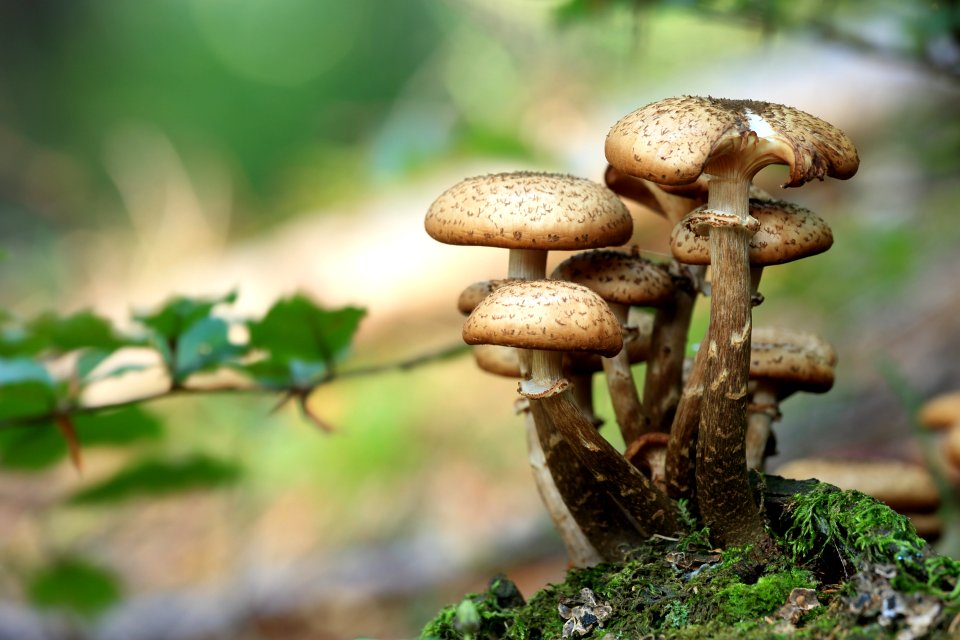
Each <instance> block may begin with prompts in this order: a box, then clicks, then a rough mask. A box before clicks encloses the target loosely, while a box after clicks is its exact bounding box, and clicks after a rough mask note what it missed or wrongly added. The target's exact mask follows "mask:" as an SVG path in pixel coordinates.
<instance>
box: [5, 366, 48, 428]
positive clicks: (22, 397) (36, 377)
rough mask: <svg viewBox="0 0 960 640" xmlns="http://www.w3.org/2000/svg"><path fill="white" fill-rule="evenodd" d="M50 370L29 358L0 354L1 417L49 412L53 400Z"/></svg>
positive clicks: (18, 416)
mask: <svg viewBox="0 0 960 640" xmlns="http://www.w3.org/2000/svg"><path fill="white" fill-rule="evenodd" d="M55 398H56V390H55V387H54V383H53V379H52V378H51V377H50V373H49V372H48V371H47V370H46V368H44V367H43V365H41V364H40V363H38V362H35V361H33V360H30V359H28V358H10V359H8V358H0V419H9V418H22V417H28V416H35V415H43V414H46V413H49V412H50V411H51V410H52V409H53V408H54V406H55V403H56V400H55Z"/></svg>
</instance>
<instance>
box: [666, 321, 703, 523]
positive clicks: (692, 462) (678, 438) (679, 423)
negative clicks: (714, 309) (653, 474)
mask: <svg viewBox="0 0 960 640" xmlns="http://www.w3.org/2000/svg"><path fill="white" fill-rule="evenodd" d="M709 340H710V332H709V329H708V331H707V335H706V336H704V339H703V341H702V342H701V343H700V350H699V351H697V355H696V357H695V358H694V360H693V368H692V369H691V371H690V376H689V378H688V379H687V383H686V385H684V387H683V393H682V394H681V395H680V402H679V403H678V404H677V412H676V414H675V415H674V418H673V424H672V426H671V427H670V441H669V442H668V443H667V462H666V474H667V495H669V496H670V497H671V498H673V499H674V500H680V499H686V500H687V502H688V504H689V508H690V509H691V512H692V513H698V512H699V508H698V507H697V502H696V488H697V483H696V470H697V465H696V459H697V457H696V453H697V435H698V434H699V432H700V403H701V401H702V400H703V387H704V381H705V380H706V370H707V367H706V360H707V356H706V347H705V345H706V344H707V343H708V342H709Z"/></svg>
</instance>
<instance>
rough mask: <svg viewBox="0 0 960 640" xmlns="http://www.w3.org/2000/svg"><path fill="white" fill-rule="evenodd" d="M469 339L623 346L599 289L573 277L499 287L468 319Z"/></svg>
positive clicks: (550, 346) (607, 351)
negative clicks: (589, 286)
mask: <svg viewBox="0 0 960 640" xmlns="http://www.w3.org/2000/svg"><path fill="white" fill-rule="evenodd" d="M463 340H464V342H466V343H467V344H498V345H502V346H506V347H518V348H521V349H540V350H544V351H590V352H595V353H599V354H601V355H604V356H607V357H612V356H615V355H616V354H617V353H619V352H620V349H621V348H622V347H623V338H622V336H621V334H620V323H619V322H617V319H616V317H615V316H614V315H613V312H612V311H610V308H609V307H608V306H607V305H606V303H604V301H603V300H602V299H601V298H600V297H599V296H598V295H597V294H595V293H594V292H593V291H590V289H587V288H586V287H584V286H581V285H578V284H574V283H572V282H563V281H560V280H528V281H524V282H517V283H514V284H508V285H504V286H502V287H500V288H499V289H497V290H495V291H494V292H493V293H491V294H490V295H488V296H487V297H486V298H484V300H483V301H482V302H481V303H480V304H478V305H477V308H476V309H474V310H473V313H471V314H470V317H469V318H467V321H466V323H464V325H463Z"/></svg>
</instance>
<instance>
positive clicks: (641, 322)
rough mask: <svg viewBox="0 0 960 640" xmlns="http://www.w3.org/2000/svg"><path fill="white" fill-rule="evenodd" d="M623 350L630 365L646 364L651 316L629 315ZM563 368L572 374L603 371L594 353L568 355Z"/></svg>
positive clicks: (600, 361)
mask: <svg viewBox="0 0 960 640" xmlns="http://www.w3.org/2000/svg"><path fill="white" fill-rule="evenodd" d="M627 323H628V324H627V326H626V332H625V334H624V336H623V348H624V349H626V351H627V359H628V360H629V361H630V364H637V363H640V362H646V360H647V358H649V357H650V340H651V339H652V337H653V314H652V313H639V314H630V317H629V320H628V321H627ZM563 368H564V370H566V371H569V372H570V373H572V374H584V373H598V372H600V371H603V359H602V358H601V357H600V356H598V355H597V354H595V353H568V354H566V355H565V356H564V360H563Z"/></svg>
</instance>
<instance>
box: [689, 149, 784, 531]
mask: <svg viewBox="0 0 960 640" xmlns="http://www.w3.org/2000/svg"><path fill="white" fill-rule="evenodd" d="M745 144H746V145H750V144H751V142H750V141H749V140H747V141H746V142H745ZM745 156H746V157H745V158H744V160H745V162H743V163H741V162H740V159H739V157H738V154H730V155H727V156H721V157H720V158H718V159H717V160H715V161H713V162H711V163H710V165H709V166H708V172H709V173H710V174H712V179H711V180H710V187H709V189H710V192H709V193H710V195H709V200H708V203H707V207H708V209H709V210H710V211H713V212H716V215H717V217H718V218H720V221H719V222H718V223H717V224H718V226H713V227H712V228H711V229H710V264H711V268H712V270H713V283H712V294H711V301H710V339H709V344H707V345H705V348H706V349H707V354H706V358H707V360H706V368H707V369H706V370H707V375H708V379H707V384H706V385H705V386H704V391H703V400H702V403H701V411H700V433H699V436H698V441H697V498H698V503H699V507H700V511H701V513H702V515H703V518H704V521H705V522H706V524H708V525H709V526H710V528H711V531H712V532H713V534H714V535H716V537H717V539H718V541H719V542H720V544H723V545H728V546H729V545H735V546H743V545H747V544H756V543H758V542H761V541H763V540H764V539H765V538H766V537H767V535H766V533H765V531H764V528H763V519H762V518H761V516H760V512H759V510H758V509H757V508H756V504H755V503H754V500H753V494H752V492H751V489H750V481H749V477H748V475H747V467H746V430H747V382H748V376H749V371H750V331H751V295H750V259H749V254H748V250H749V242H750V236H751V235H752V232H751V230H750V226H749V222H750V221H751V218H750V213H749V204H748V203H749V198H748V195H749V187H750V181H751V179H752V177H753V174H754V173H755V172H756V170H757V169H758V167H750V166H749V160H750V159H751V158H750V155H749V154H745ZM761 166H762V165H761ZM754 222H755V221H754Z"/></svg>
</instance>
